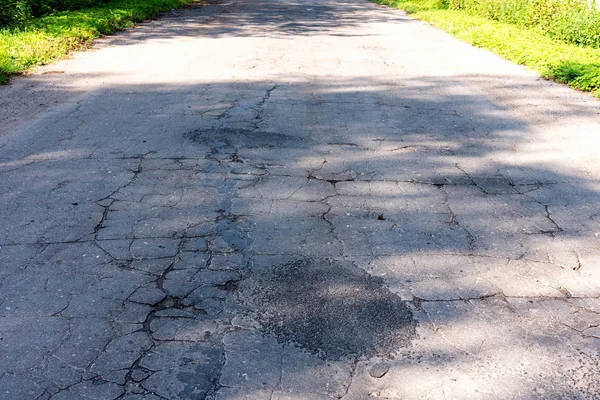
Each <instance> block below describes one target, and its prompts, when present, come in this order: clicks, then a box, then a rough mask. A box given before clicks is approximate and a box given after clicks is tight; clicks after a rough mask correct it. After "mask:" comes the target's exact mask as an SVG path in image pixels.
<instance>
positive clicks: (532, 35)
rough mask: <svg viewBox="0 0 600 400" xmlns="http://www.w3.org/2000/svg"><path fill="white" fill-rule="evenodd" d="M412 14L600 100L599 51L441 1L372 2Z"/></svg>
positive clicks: (388, 0) (464, 39) (477, 45)
mask: <svg viewBox="0 0 600 400" xmlns="http://www.w3.org/2000/svg"><path fill="white" fill-rule="evenodd" d="M373 1H375V2H377V3H380V4H385V5H388V6H392V7H396V8H400V9H403V10H405V11H407V12H408V13H410V14H413V16H414V17H416V18H418V19H421V20H423V21H427V22H429V23H431V24H432V25H434V26H436V27H438V28H440V29H442V30H444V31H446V32H449V33H451V34H452V35H454V36H456V37H457V38H459V39H461V40H463V41H465V42H467V43H469V44H471V45H473V46H476V47H481V48H485V49H488V50H491V51H493V52H495V53H497V54H499V55H501V56H502V57H504V58H506V59H508V60H511V61H513V62H515V63H517V64H521V65H525V66H527V67H529V68H530V69H533V70H535V71H537V72H538V73H540V75H542V76H543V77H545V78H547V79H552V80H555V81H557V82H560V83H565V84H567V85H569V86H570V87H572V88H574V89H578V90H582V91H591V92H593V93H594V94H595V95H596V97H600V49H597V48H592V47H585V46H578V45H575V44H569V43H565V42H563V41H561V40H558V39H553V38H551V37H549V36H546V35H544V34H543V33H542V32H540V31H539V30H537V29H527V28H524V27H519V26H516V25H511V24H507V23H502V22H498V21H493V20H489V19H487V18H483V17H477V16H473V15H470V14H468V13H466V12H464V11H459V10H451V9H445V8H441V7H443V5H442V3H441V1H440V0H373Z"/></svg>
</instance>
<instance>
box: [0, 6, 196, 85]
mask: <svg viewBox="0 0 600 400" xmlns="http://www.w3.org/2000/svg"><path fill="white" fill-rule="evenodd" d="M0 1H5V0H0ZM192 1H193V0H115V1H111V2H109V3H106V4H102V5H101V6H98V7H94V8H87V9H81V10H78V11H63V12H60V13H55V14H52V15H48V16H45V17H41V18H36V19H32V20H29V21H26V22H22V23H20V24H19V25H18V26H14V27H11V28H3V29H2V28H0V84H1V83H6V82H7V81H8V78H9V76H10V75H14V74H17V73H21V72H23V71H26V70H27V69H28V68H30V67H32V66H35V65H43V64H47V63H49V62H51V61H53V60H56V59H57V58H61V57H64V56H65V55H67V54H68V53H69V52H70V51H73V50H77V49H80V48H82V47H84V46H85V45H86V44H87V43H89V42H90V41H91V40H92V39H94V38H97V37H98V36H101V35H104V34H109V33H112V32H115V31H117V30H119V29H123V28H126V27H128V26H131V25H132V24H133V23H134V22H137V21H142V20H144V19H147V18H149V17H151V16H153V15H154V14H156V13H157V12H161V11H167V10H170V9H172V8H175V7H180V6H183V5H185V4H189V3H191V2H192Z"/></svg>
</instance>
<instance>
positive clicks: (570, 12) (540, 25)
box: [440, 0, 600, 48]
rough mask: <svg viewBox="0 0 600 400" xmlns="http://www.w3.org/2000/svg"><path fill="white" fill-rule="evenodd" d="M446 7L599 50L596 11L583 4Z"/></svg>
mask: <svg viewBox="0 0 600 400" xmlns="http://www.w3.org/2000/svg"><path fill="white" fill-rule="evenodd" d="M446 2H447V7H440V9H443V8H449V9H454V10H462V11H465V12H467V13H469V14H471V15H474V16H478V17H483V18H487V19H490V20H494V21H498V22H503V23H508V24H512V25H517V26H521V27H526V28H535V29H538V30H539V31H540V32H542V33H544V34H545V35H547V36H549V37H552V38H554V39H558V40H561V41H564V42H567V43H573V44H577V45H582V46H590V47H595V48H600V11H598V10H596V9H593V10H591V9H589V8H588V6H587V2H585V1H584V0H446Z"/></svg>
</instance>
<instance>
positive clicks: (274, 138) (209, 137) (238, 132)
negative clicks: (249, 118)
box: [186, 128, 309, 149]
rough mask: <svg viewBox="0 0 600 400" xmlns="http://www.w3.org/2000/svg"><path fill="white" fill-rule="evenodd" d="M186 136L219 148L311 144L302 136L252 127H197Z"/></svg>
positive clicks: (302, 145)
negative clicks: (263, 130) (262, 130)
mask: <svg viewBox="0 0 600 400" xmlns="http://www.w3.org/2000/svg"><path fill="white" fill-rule="evenodd" d="M186 137H187V138H188V139H190V140H192V141H194V142H198V143H202V144H207V145H210V146H211V147H217V148H226V147H229V148H236V149H257V148H303V147H306V146H307V144H309V141H308V140H307V139H304V138H302V137H298V136H290V135H284V134H281V133H273V132H261V131H255V130H250V129H232V128H217V129H196V130H194V131H191V132H189V133H187V134H186Z"/></svg>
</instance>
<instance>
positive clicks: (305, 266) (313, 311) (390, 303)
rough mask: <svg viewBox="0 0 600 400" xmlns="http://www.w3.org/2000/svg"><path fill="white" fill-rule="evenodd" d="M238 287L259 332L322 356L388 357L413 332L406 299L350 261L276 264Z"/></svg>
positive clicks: (326, 260) (405, 342) (329, 260)
mask: <svg viewBox="0 0 600 400" xmlns="http://www.w3.org/2000/svg"><path fill="white" fill-rule="evenodd" d="M240 289H241V290H240V294H241V299H242V301H244V302H245V303H246V304H247V305H248V306H249V307H250V308H251V309H252V310H254V311H255V312H256V314H257V317H256V318H257V320H258V322H259V323H260V326H261V327H262V330H263V331H264V332H265V333H267V334H269V335H272V336H274V337H275V338H276V339H277V340H278V341H279V342H281V343H294V344H296V345H297V346H298V347H300V348H303V349H305V350H307V351H310V352H312V353H314V354H317V355H319V356H320V357H322V358H324V359H328V360H340V359H347V358H353V357H365V358H370V357H373V356H380V357H388V356H390V355H392V354H393V353H395V352H396V351H398V350H399V349H400V348H402V347H406V346H408V345H409V344H410V341H411V339H413V338H414V336H415V328H416V322H415V320H414V319H413V316H412V313H411V311H410V309H409V308H408V306H407V305H406V303H405V302H404V301H402V300H401V299H400V297H398V296H397V295H395V294H394V293H392V292H390V291H389V290H388V289H387V288H385V287H384V285H383V280H382V279H380V278H378V277H373V276H371V275H369V274H367V273H366V272H365V271H363V270H362V269H360V268H358V267H357V266H356V265H354V264H352V263H350V262H341V261H336V260H331V259H309V260H299V261H294V262H290V263H287V264H281V265H277V266H275V267H273V268H271V269H269V271H267V272H261V273H257V274H254V275H253V276H252V278H250V279H247V280H245V281H244V283H243V284H242V285H241V287H240Z"/></svg>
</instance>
